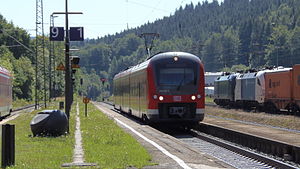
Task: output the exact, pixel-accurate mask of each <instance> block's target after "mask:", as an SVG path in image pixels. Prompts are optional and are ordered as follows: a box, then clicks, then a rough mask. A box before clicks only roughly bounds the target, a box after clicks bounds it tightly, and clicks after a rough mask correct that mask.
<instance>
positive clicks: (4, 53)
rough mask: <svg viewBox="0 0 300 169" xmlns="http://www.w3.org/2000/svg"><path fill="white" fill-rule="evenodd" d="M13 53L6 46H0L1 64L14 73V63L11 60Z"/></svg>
mask: <svg viewBox="0 0 300 169" xmlns="http://www.w3.org/2000/svg"><path fill="white" fill-rule="evenodd" d="M12 59H13V54H12V53H11V52H10V51H9V50H8V48H7V47H5V46H3V45H2V46H0V66H1V67H3V68H5V69H7V70H9V71H10V72H12V73H13V65H12V62H11V60H12Z"/></svg>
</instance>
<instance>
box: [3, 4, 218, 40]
mask: <svg viewBox="0 0 300 169" xmlns="http://www.w3.org/2000/svg"><path fill="white" fill-rule="evenodd" d="M2 1H5V2H2V3H1V5H0V14H1V15H3V16H4V17H5V18H6V20H7V21H9V22H10V21H12V22H13V23H14V25H16V26H19V27H21V28H23V29H26V30H27V31H28V32H29V33H30V34H32V35H35V31H34V29H35V8H36V1H35V0H2ZM202 1H203V0H151V1H150V0H105V1H104V0H68V3H69V11H70V12H83V15H73V16H70V17H69V23H70V24H69V26H74V27H76V26H83V27H84V35H85V38H97V37H102V36H105V35H107V34H114V33H116V32H120V31H122V30H125V29H127V24H128V26H129V28H134V27H137V26H140V25H143V24H144V23H146V22H148V21H149V22H153V21H155V20H156V19H159V18H163V17H164V16H170V15H171V14H174V12H175V10H176V9H178V8H179V7H180V6H185V5H186V4H190V3H191V2H193V3H194V4H197V3H198V2H202ZM211 1H212V0H208V2H211ZM219 1H220V0H219ZM43 3H44V29H45V33H46V34H48V33H49V22H50V15H51V14H52V12H64V11H65V0H43ZM64 24H65V17H64V16H63V15H61V16H59V17H57V18H55V26H62V27H63V26H64Z"/></svg>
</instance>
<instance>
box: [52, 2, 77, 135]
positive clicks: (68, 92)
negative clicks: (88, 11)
mask: <svg viewBox="0 0 300 169" xmlns="http://www.w3.org/2000/svg"><path fill="white" fill-rule="evenodd" d="M65 5H66V7H65V8H66V10H65V12H53V13H52V15H60V14H64V15H65V22H66V23H65V24H66V25H65V31H66V36H65V113H66V115H67V117H68V119H69V118H70V110H71V105H72V95H73V94H72V90H71V85H72V83H71V80H72V79H71V64H70V35H69V18H68V15H69V14H82V12H68V0H66V1H65ZM67 132H68V133H69V125H68V129H67Z"/></svg>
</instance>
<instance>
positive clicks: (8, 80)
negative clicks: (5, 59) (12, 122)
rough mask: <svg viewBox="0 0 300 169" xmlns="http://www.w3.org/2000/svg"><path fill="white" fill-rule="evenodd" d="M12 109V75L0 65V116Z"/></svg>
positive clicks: (7, 113)
mask: <svg viewBox="0 0 300 169" xmlns="http://www.w3.org/2000/svg"><path fill="white" fill-rule="evenodd" d="M11 110H12V76H11V74H10V73H9V71H8V70H6V69H4V68H2V67H0V118H2V117H5V116H8V115H9V114H10V112H11Z"/></svg>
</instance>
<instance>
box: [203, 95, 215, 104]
mask: <svg viewBox="0 0 300 169" xmlns="http://www.w3.org/2000/svg"><path fill="white" fill-rule="evenodd" d="M205 103H214V98H212V97H208V96H206V97H205Z"/></svg>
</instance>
